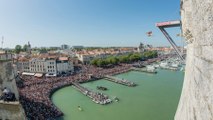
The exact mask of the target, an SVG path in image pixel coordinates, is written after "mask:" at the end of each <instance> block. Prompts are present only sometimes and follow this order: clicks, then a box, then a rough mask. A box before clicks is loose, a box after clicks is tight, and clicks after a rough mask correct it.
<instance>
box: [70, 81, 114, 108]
mask: <svg viewBox="0 0 213 120" xmlns="http://www.w3.org/2000/svg"><path fill="white" fill-rule="evenodd" d="M72 84H73V87H74V88H75V89H77V90H78V91H80V92H81V93H83V94H84V95H86V96H88V97H89V98H91V99H92V101H93V102H95V103H97V104H101V105H105V104H108V103H111V102H112V100H111V99H109V97H108V96H107V95H104V94H103V93H98V92H93V91H91V90H89V89H87V88H85V87H83V86H81V85H80V84H79V83H78V82H72Z"/></svg>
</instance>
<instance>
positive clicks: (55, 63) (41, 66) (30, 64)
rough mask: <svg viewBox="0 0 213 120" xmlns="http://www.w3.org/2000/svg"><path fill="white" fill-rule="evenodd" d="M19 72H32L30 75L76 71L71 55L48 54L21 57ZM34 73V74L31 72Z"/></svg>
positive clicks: (18, 65)
mask: <svg viewBox="0 0 213 120" xmlns="http://www.w3.org/2000/svg"><path fill="white" fill-rule="evenodd" d="M17 69H18V71H19V72H21V73H23V72H25V73H26V72H27V73H30V74H28V75H38V74H39V76H41V75H43V74H45V75H46V76H57V75H60V74H70V73H72V72H74V65H73V61H72V59H70V58H69V57H58V56H49V55H47V54H44V55H41V56H38V57H34V58H30V59H27V58H24V57H22V58H19V59H18V61H17ZM31 73H32V74H31Z"/></svg>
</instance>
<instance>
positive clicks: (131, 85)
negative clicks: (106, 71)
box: [105, 75, 136, 87]
mask: <svg viewBox="0 0 213 120" xmlns="http://www.w3.org/2000/svg"><path fill="white" fill-rule="evenodd" d="M105 78H106V80H108V81H111V82H115V83H118V84H122V85H126V86H129V87H134V86H136V84H135V83H134V82H130V81H128V80H125V79H120V78H116V77H113V76H109V75H105Z"/></svg>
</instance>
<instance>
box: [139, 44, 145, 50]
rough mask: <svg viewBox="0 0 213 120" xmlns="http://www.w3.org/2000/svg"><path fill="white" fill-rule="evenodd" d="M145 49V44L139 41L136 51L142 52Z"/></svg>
mask: <svg viewBox="0 0 213 120" xmlns="http://www.w3.org/2000/svg"><path fill="white" fill-rule="evenodd" d="M144 51H145V46H144V44H143V43H140V45H139V46H138V52H144Z"/></svg>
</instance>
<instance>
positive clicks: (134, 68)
mask: <svg viewBox="0 0 213 120" xmlns="http://www.w3.org/2000/svg"><path fill="white" fill-rule="evenodd" d="M131 70H134V71H139V72H145V73H152V74H156V73H157V71H155V70H148V69H144V68H136V67H132V68H131Z"/></svg>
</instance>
